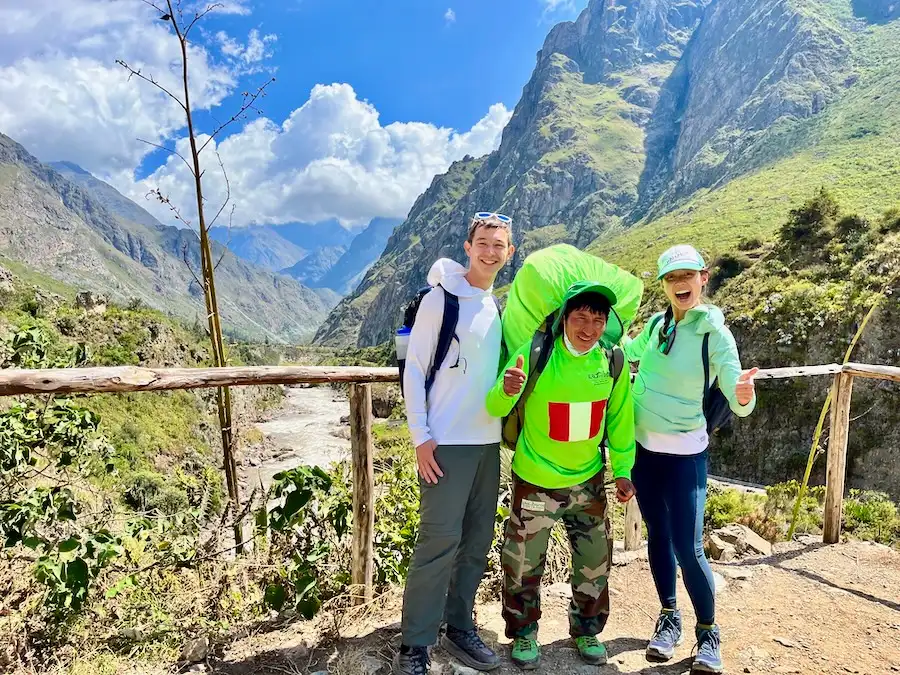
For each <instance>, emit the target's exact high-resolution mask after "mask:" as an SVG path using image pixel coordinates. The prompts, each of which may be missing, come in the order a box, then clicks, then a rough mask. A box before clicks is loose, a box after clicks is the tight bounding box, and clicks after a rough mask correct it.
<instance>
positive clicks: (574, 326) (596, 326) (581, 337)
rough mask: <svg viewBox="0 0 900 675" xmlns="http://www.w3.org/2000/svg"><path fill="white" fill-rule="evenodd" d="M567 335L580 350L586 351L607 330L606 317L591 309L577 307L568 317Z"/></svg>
mask: <svg viewBox="0 0 900 675" xmlns="http://www.w3.org/2000/svg"><path fill="white" fill-rule="evenodd" d="M565 330H566V337H567V338H569V342H571V343H572V346H573V347H575V349H576V350H578V351H579V352H586V351H588V350H589V349H591V348H592V347H593V346H594V345H595V344H597V342H598V341H599V340H600V336H601V335H603V331H604V330H606V317H605V316H604V315H603V314H599V313H597V312H594V311H592V310H590V309H587V308H585V309H576V310H575V311H574V312H571V313H570V314H569V316H568V317H566V325H565Z"/></svg>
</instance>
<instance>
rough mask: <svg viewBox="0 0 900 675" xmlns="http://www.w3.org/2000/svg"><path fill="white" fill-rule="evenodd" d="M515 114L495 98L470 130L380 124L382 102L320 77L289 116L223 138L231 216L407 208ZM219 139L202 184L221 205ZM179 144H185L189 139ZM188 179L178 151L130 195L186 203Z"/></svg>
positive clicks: (353, 217)
mask: <svg viewBox="0 0 900 675" xmlns="http://www.w3.org/2000/svg"><path fill="white" fill-rule="evenodd" d="M509 117H510V113H509V111H508V110H507V109H506V108H505V107H504V106H503V105H502V104H495V105H493V106H491V108H490V110H489V111H488V113H487V114H486V115H485V116H484V117H483V118H482V119H481V120H479V121H478V122H477V123H476V124H475V125H474V126H473V127H472V128H471V129H469V130H468V131H465V132H457V131H453V130H451V129H447V128H440V127H436V126H434V125H432V124H426V123H422V122H394V123H391V124H388V125H386V126H382V125H381V123H380V121H379V116H378V111H377V110H376V109H375V107H374V106H372V105H371V104H370V103H368V102H367V101H362V100H360V99H359V98H358V97H357V96H356V92H355V91H354V90H353V88H352V87H351V86H350V85H348V84H332V85H327V86H326V85H316V87H314V88H313V90H312V92H311V94H310V98H309V100H308V101H307V102H306V103H305V104H304V105H303V106H301V107H300V108H298V109H296V110H295V111H293V112H292V113H291V115H290V116H289V117H288V119H286V120H285V121H284V122H283V123H281V124H277V123H275V122H273V121H271V120H269V119H266V118H262V119H257V120H254V121H252V122H251V123H249V124H248V125H247V126H246V127H244V129H243V130H241V131H240V132H238V133H235V134H233V135H232V136H229V137H228V138H226V139H224V140H222V141H221V142H220V143H219V144H218V145H217V149H218V151H219V154H220V155H221V157H222V161H223V162H224V164H225V166H226V168H227V170H228V178H229V181H230V184H231V190H232V195H233V197H234V201H235V206H236V210H235V215H234V224H235V225H236V226H242V225H246V224H249V223H251V222H257V223H278V222H290V221H295V220H300V221H317V220H324V219H327V218H338V219H340V220H342V221H344V222H348V223H353V222H359V221H363V220H367V219H369V218H372V217H373V216H377V215H380V216H395V217H403V216H405V215H406V213H407V212H408V210H409V208H410V206H412V203H413V201H415V199H416V197H417V196H418V195H419V194H421V193H422V192H423V191H424V190H425V188H427V187H428V185H429V184H430V182H431V180H432V178H433V177H434V176H435V175H436V174H438V173H442V172H444V171H446V170H447V168H448V167H449V165H450V164H451V162H453V161H454V160H457V159H461V158H462V157H464V156H465V155H472V156H480V155H483V154H486V153H487V152H490V151H491V150H493V149H495V148H496V147H497V146H498V145H499V142H500V136H501V133H502V130H503V127H504V126H505V125H506V123H507V121H508V120H509ZM212 145H213V144H210V149H208V150H207V152H209V155H207V156H206V157H205V167H206V177H205V179H204V185H205V190H206V193H207V196H208V198H209V203H210V205H211V206H214V205H218V203H220V201H221V199H222V197H223V195H224V181H223V179H222V177H221V171H220V170H219V167H218V161H217V159H216V158H215V155H214V154H213V152H212V150H211V149H212ZM179 147H180V148H181V149H184V150H186V149H187V143H186V140H185V139H181V140H180V141H179ZM190 185H191V182H190V180H189V174H188V172H187V169H186V167H185V166H184V164H183V163H182V162H181V160H179V159H178V158H176V157H172V158H170V159H169V160H168V161H167V162H166V164H165V165H164V166H162V167H160V168H159V169H158V170H157V171H156V172H154V173H153V174H152V175H151V176H148V177H147V178H146V179H144V180H143V181H141V182H140V183H139V184H138V185H137V186H135V187H134V188H133V189H132V195H133V196H136V195H142V194H145V193H146V192H147V191H149V190H151V189H154V188H157V187H158V188H159V189H160V190H161V191H162V192H163V193H164V194H166V195H168V196H169V197H170V199H171V200H172V201H173V202H175V203H177V204H182V205H186V206H187V205H189V204H190V203H191V199H190ZM157 213H158V214H159V215H165V211H164V210H160V209H157Z"/></svg>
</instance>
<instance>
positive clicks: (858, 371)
mask: <svg viewBox="0 0 900 675" xmlns="http://www.w3.org/2000/svg"><path fill="white" fill-rule="evenodd" d="M821 375H832V376H833V377H834V383H833V385H832V387H833V389H832V408H831V433H830V436H829V439H828V457H827V470H826V498H825V521H824V533H823V540H824V541H825V543H829V544H833V543H836V542H837V541H838V540H839V539H840V534H841V512H842V506H843V497H844V480H845V477H846V468H847V444H848V440H849V430H850V398H851V394H852V391H853V380H854V378H857V377H864V378H874V379H880V380H891V381H894V382H900V368H896V367H893V366H880V365H868V364H861V363H848V364H846V365H838V364H827V365H821V366H800V367H794V368H770V369H767V370H761V371H760V372H759V374H758V375H757V376H756V379H757V380H777V379H786V378H793V377H811V376H821ZM397 380H398V371H397V369H396V368H359V367H308V366H247V367H232V368H137V367H132V366H121V367H111V368H60V369H46V370H11V369H8V370H0V396H14V395H22V394H93V393H121V392H137V391H166V390H173V389H199V388H205V387H221V386H232V387H234V386H250V385H265V384H326V383H333V382H343V383H349V384H350V392H349V397H350V447H351V465H352V476H353V477H352V480H353V533H352V539H353V543H352V563H351V564H352V570H351V582H352V583H353V584H354V585H356V586H359V587H361V588H363V589H364V593H363V594H362V595H361V596H360V601H365V600H369V599H371V597H372V577H373V572H374V570H373V565H374V562H373V560H374V554H373V545H374V532H375V476H374V469H373V454H374V444H373V440H372V391H371V383H373V382H396V381H397ZM640 545H641V515H640V510H639V509H638V506H637V502H636V500H634V499H632V500H631V501H630V502H628V504H627V505H626V509H625V548H626V549H628V550H634V549H636V548H638V547H639V546H640Z"/></svg>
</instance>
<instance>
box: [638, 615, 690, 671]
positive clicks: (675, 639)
mask: <svg viewBox="0 0 900 675" xmlns="http://www.w3.org/2000/svg"><path fill="white" fill-rule="evenodd" d="M683 641H684V632H683V631H682V630H681V612H679V611H678V610H677V609H664V610H662V611H661V612H660V613H659V619H658V620H657V621H656V630H654V631H653V637H652V638H650V643H649V644H648V645H647V658H648V659H649V660H651V661H668V660H669V659H671V658H672V657H673V656H675V647H677V646H678V645H680V644H681V643H682V642H683Z"/></svg>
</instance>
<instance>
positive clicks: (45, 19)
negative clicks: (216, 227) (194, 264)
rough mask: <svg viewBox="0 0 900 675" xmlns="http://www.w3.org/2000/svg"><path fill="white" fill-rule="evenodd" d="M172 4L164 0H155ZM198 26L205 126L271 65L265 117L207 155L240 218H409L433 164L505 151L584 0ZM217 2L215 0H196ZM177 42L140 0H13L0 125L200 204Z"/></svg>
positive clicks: (124, 178)
mask: <svg viewBox="0 0 900 675" xmlns="http://www.w3.org/2000/svg"><path fill="white" fill-rule="evenodd" d="M155 1H156V2H165V0H155ZM219 1H220V2H222V3H224V6H223V7H222V8H221V9H219V10H217V12H216V13H214V14H210V15H209V16H207V17H206V18H205V19H204V21H203V23H202V24H200V25H201V26H202V31H196V32H195V33H194V50H193V51H192V55H191V75H192V93H191V98H192V103H193V106H194V109H195V111H196V113H197V116H196V120H197V122H198V128H199V130H200V132H201V133H202V132H207V133H208V132H210V131H211V130H212V129H213V128H215V126H216V124H215V123H214V118H218V119H227V118H228V117H229V116H230V115H231V114H232V112H233V111H234V109H235V106H236V105H237V104H238V102H239V100H240V94H241V92H242V91H245V90H248V89H251V90H252V89H253V88H254V86H255V85H256V84H258V83H259V82H261V81H264V80H265V79H266V78H267V77H268V76H270V75H271V74H273V73H274V74H275V76H276V82H275V83H274V84H272V86H271V87H270V88H269V89H268V95H267V97H266V99H265V100H264V101H263V102H262V104H261V107H262V109H263V111H262V114H261V115H258V116H257V115H254V116H253V118H252V119H251V120H247V121H242V122H241V124H239V125H234V126H232V127H230V128H229V129H228V131H227V132H226V133H224V134H222V135H221V136H220V137H218V138H217V139H216V141H215V143H213V144H211V145H210V146H209V149H208V151H207V152H206V154H205V156H204V165H205V173H204V188H205V192H206V193H207V194H208V195H209V196H210V199H211V201H213V200H216V199H218V198H220V197H222V196H223V195H224V193H225V181H224V179H223V177H222V175H221V172H220V170H219V166H218V161H217V158H216V157H215V154H214V151H218V153H219V155H220V156H221V158H222V160H223V162H224V165H225V166H226V167H227V170H228V178H229V183H230V186H231V189H232V190H231V191H232V197H233V199H234V203H235V207H236V211H235V216H234V223H235V225H237V226H242V225H247V224H253V223H284V222H293V221H307V222H310V221H318V220H327V219H332V218H336V219H338V220H340V221H342V222H344V223H345V224H350V223H362V222H365V221H367V220H369V219H371V218H374V217H376V216H386V217H404V216H405V215H406V213H407V211H408V210H409V208H410V206H412V203H413V202H414V200H415V199H416V197H418V196H419V195H420V194H421V193H422V191H424V190H425V189H426V188H427V187H428V185H429V184H430V183H431V180H432V178H433V177H434V176H435V174H438V173H442V172H444V171H446V170H447V168H448V167H449V166H450V164H451V162H453V161H455V160H458V159H461V158H462V157H463V156H465V155H467V154H470V155H474V156H480V155H483V154H485V153H488V152H490V151H491V150H493V149H495V148H496V147H497V146H498V145H499V143H500V138H501V134H502V130H503V127H504V126H505V125H506V123H507V121H508V120H509V116H510V115H511V113H512V110H513V108H514V107H515V104H516V103H517V101H518V99H519V96H520V95H521V91H522V87H523V86H524V84H525V83H526V82H527V81H528V78H529V77H530V75H531V71H532V69H533V67H534V64H535V54H536V52H537V50H538V49H540V47H541V45H542V44H543V41H544V38H545V37H546V35H547V32H548V31H549V30H550V28H551V27H552V26H553V25H554V24H555V23H557V22H559V21H562V20H569V19H574V18H575V17H576V16H577V14H578V12H579V11H580V10H581V9H582V8H583V7H584V6H585V4H586V2H587V0H458V1H457V0H444V1H443V2H441V3H437V2H434V1H432V0H385V1H384V2H381V3H376V2H372V1H371V0H368V1H367V0H278V1H276V0H219ZM182 2H183V3H185V6H187V7H191V6H195V7H198V8H203V7H205V6H206V4H207V2H208V0H182ZM179 56H180V54H179V51H178V48H177V42H176V41H175V38H174V37H173V35H172V33H171V32H170V30H169V28H168V26H167V24H166V22H163V21H160V20H159V13H158V12H155V11H154V10H152V9H150V8H148V6H147V4H146V3H144V2H142V0H66V2H60V0H29V2H28V3H23V2H21V0H0V132H2V133H5V134H7V135H9V136H12V137H13V138H14V139H16V140H18V141H19V142H20V143H22V144H23V145H25V147H26V148H27V149H28V150H30V151H31V152H32V153H34V154H35V155H37V156H38V158H39V159H41V160H44V161H52V160H68V161H73V162H76V163H78V164H80V165H81V166H83V167H85V168H86V169H87V170H89V171H91V172H92V173H94V174H95V175H97V176H98V177H100V178H102V179H104V180H107V181H109V182H110V183H112V184H113V185H114V186H115V187H117V188H118V189H119V190H120V191H121V192H123V193H125V194H126V195H128V196H130V197H132V198H133V199H135V200H136V201H139V202H141V203H142V205H144V206H146V207H148V208H150V210H152V211H153V212H154V214H155V215H157V217H159V218H160V219H161V220H164V221H165V222H173V221H172V218H171V214H170V213H169V212H168V210H167V209H165V208H162V207H159V206H158V205H155V206H154V205H153V204H152V202H151V203H148V202H147V200H145V199H144V197H145V196H146V194H147V193H148V192H149V191H150V190H156V189H159V190H161V191H162V192H163V194H165V195H167V196H168V197H169V198H170V199H171V200H172V202H173V203H174V204H177V205H179V206H180V208H181V209H182V210H183V211H184V212H186V213H189V212H190V204H191V203H192V201H193V200H192V198H191V196H190V190H191V184H192V181H191V180H190V176H189V174H188V173H187V170H186V169H185V167H184V165H183V164H182V163H181V160H179V159H177V158H176V157H175V156H173V155H171V154H169V153H166V152H163V151H161V150H154V149H153V148H152V146H151V145H149V144H147V143H142V142H140V141H139V140H138V139H143V140H145V141H149V142H150V143H155V144H158V145H162V146H165V147H167V148H171V149H178V150H182V151H184V150H186V145H187V141H186V138H185V128H184V127H185V125H184V117H183V113H182V112H181V111H180V110H179V109H178V107H177V105H175V104H173V103H172V101H171V100H170V99H168V98H167V97H166V96H165V95H164V94H162V93H160V92H159V91H157V90H156V89H154V88H153V87H152V86H151V85H149V84H147V83H146V82H141V81H140V80H138V79H136V78H132V79H129V78H128V73H127V72H126V71H124V70H123V69H122V68H121V67H120V66H118V65H117V64H116V59H124V60H125V61H126V62H128V63H129V64H131V65H133V66H134V67H139V68H141V69H142V72H144V73H145V74H148V75H153V76H154V77H156V78H157V79H158V80H159V81H160V82H162V83H164V84H166V85H167V86H169V87H170V88H172V89H173V90H176V89H177V88H178V87H179V86H180V85H179V83H178V76H179V74H180V63H179Z"/></svg>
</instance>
